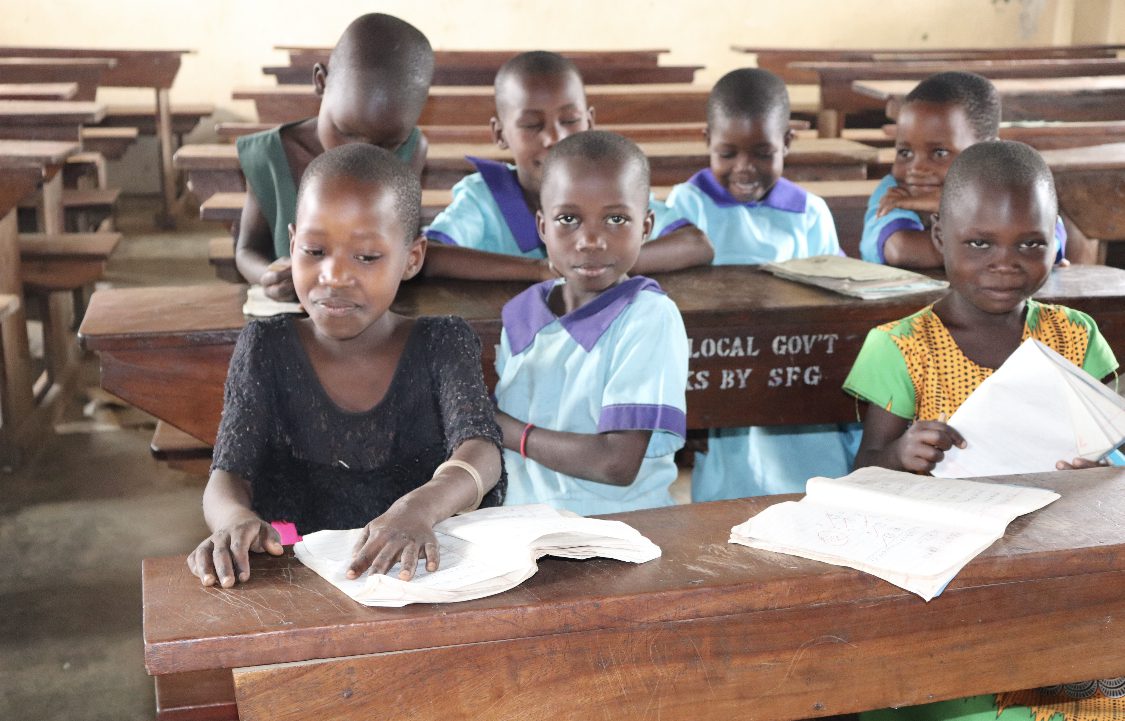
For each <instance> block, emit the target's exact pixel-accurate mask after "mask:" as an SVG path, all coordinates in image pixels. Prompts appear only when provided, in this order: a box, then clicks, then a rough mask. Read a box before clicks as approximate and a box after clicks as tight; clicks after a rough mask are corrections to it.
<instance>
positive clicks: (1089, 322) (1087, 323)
mask: <svg viewBox="0 0 1125 721" xmlns="http://www.w3.org/2000/svg"><path fill="white" fill-rule="evenodd" d="M1063 311H1064V312H1065V313H1066V316H1067V319H1068V320H1070V322H1072V323H1075V324H1077V325H1080V326H1082V327H1084V328H1085V329H1086V333H1087V337H1088V340H1087V343H1086V357H1085V358H1084V359H1083V360H1082V370H1084V371H1086V372H1087V373H1089V374H1090V375H1092V376H1093V377H1094V378H1097V379H1098V380H1099V381H1100V380H1102V379H1103V378H1106V377H1107V376H1109V375H1110V374H1112V373H1114V372H1115V371H1116V370H1117V368H1118V363H1117V357H1116V356H1115V355H1114V354H1113V349H1112V348H1110V347H1109V343H1107V342H1106V339H1105V336H1103V335H1102V332H1101V331H1100V330H1098V324H1097V323H1096V322H1094V319H1093V318H1091V317H1090V316H1089V315H1087V314H1086V313H1083V312H1082V311H1080V310H1075V309H1073V308H1066V307H1063Z"/></svg>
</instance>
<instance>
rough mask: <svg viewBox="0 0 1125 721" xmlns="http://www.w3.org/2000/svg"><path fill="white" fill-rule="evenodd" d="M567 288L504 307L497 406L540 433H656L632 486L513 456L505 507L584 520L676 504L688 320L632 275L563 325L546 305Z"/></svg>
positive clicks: (551, 284) (535, 289)
mask: <svg viewBox="0 0 1125 721" xmlns="http://www.w3.org/2000/svg"><path fill="white" fill-rule="evenodd" d="M563 282H564V281H563V280H561V279H559V280H550V281H546V282H543V283H538V284H536V285H533V286H532V287H530V288H528V289H527V290H526V291H524V292H523V293H521V294H519V295H518V296H516V297H515V298H513V299H512V300H511V301H509V302H508V303H507V304H506V305H505V306H504V310H503V314H502V318H503V321H504V329H503V332H502V333H501V335H500V348H499V349H498V352H497V354H496V370H497V373H498V374H499V378H500V380H499V382H498V383H497V384H496V401H497V405H498V406H499V408H500V410H502V411H504V412H505V413H508V414H509V415H511V416H513V417H514V418H518V419H520V420H522V421H525V422H527V423H533V424H535V425H536V426H539V427H540V428H549V429H551V430H556V431H568V432H571V433H589V434H594V433H605V432H608V431H623V430H651V431H652V436H651V438H650V440H649V443H648V448H647V450H646V451H645V457H644V460H643V461H642V462H641V467H640V471H639V472H638V473H637V478H636V480H635V481H633V483H632V484H630V485H628V486H611V485H607V484H604V483H595V482H593V481H588V480H584V479H581V478H575V477H573V476H567V475H564V474H562V473H559V472H557V471H553V470H551V469H550V468H547V467H546V466H543V465H540V464H539V463H536V462H535V461H533V460H531V459H530V458H522V457H521V456H520V454H519V453H516V452H512V451H509V450H505V451H504V467H505V468H506V469H507V472H508V492H507V496H506V497H505V499H504V503H505V504H508V505H517V504H521V503H547V504H550V505H552V506H555V507H556V508H565V509H568V510H571V511H574V512H575V513H580V514H582V515H591V514H598V513H616V512H619V511H632V510H636V509H640V508H655V507H659V506H669V505H672V503H673V500H672V496H671V494H670V493H669V491H668V487H669V486H670V485H671V484H672V482H673V481H674V480H676V464H675V462H674V460H673V457H672V456H673V454H674V453H675V452H676V450H678V449H679V448H681V447H682V446H683V444H684V437H685V434H686V425H687V422H686V418H687V417H686V411H687V407H686V403H685V385H686V379H687V366H688V345H687V333H686V332H685V331H684V323H683V320H682V319H681V318H680V311H679V310H678V309H677V308H676V304H675V303H673V302H672V300H671V299H670V298H668V296H666V295H665V294H664V291H662V290H661V289H660V286H659V285H658V284H657V283H656V281H654V280H651V279H650V278H646V277H644V276H634V277H632V278H629V279H628V280H626V281H624V282H622V283H620V284H619V285H616V286H614V287H613V288H610V289H609V290H607V291H605V292H604V293H602V294H601V295H599V296H598V297H597V298H595V299H594V300H593V301H591V302H589V303H587V304H586V305H584V306H582V307H581V308H579V309H577V310H575V311H573V312H571V313H568V314H566V315H564V316H562V317H558V316H556V315H555V314H554V313H553V312H552V311H551V309H550V307H549V306H548V305H547V300H548V297H549V296H550V293H551V291H552V290H553V289H554V288H555V287H556V286H558V285H560V284H562V283H563ZM534 443H535V431H532V432H531V436H530V440H529V444H531V445H532V446H533V447H534Z"/></svg>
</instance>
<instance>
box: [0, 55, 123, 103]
mask: <svg viewBox="0 0 1125 721" xmlns="http://www.w3.org/2000/svg"><path fill="white" fill-rule="evenodd" d="M115 65H117V61H116V60H114V59H113V58H35V57H27V58H21V57H8V56H0V82H5V83H58V82H73V83H76V84H77V86H78V90H77V93H76V94H75V96H74V99H75V100H94V99H95V97H96V96H97V94H98V85H100V84H101V82H102V78H103V77H104V76H105V75H106V73H108V72H109V71H110V70H112V69H113V67H114V66H115Z"/></svg>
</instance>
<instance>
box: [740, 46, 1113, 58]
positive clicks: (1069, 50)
mask: <svg viewBox="0 0 1125 721" xmlns="http://www.w3.org/2000/svg"><path fill="white" fill-rule="evenodd" d="M731 50H734V51H735V52H738V53H753V54H761V53H790V54H794V55H805V56H808V57H811V58H832V57H848V56H856V55H859V56H872V57H884V56H893V55H899V56H908V57H909V56H918V57H927V56H934V55H958V54H960V55H970V54H978V55H991V56H1004V57H1051V56H1058V57H1080V56H1081V53H1089V52H1093V53H1113V52H1116V51H1117V50H1125V44H1120V43H1119V44H1114V43H1109V44H1091V45H1031V46H1019V47H1006V48H998V47H987V48H952V47H947V48H902V47H899V48H894V47H891V48H879V47H866V48H801V47H796V48H783V47H777V46H768V47H762V46H760V45H731Z"/></svg>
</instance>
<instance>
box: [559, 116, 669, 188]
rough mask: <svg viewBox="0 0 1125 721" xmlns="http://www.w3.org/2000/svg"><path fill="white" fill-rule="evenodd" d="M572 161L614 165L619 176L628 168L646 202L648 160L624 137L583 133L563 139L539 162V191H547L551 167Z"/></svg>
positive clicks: (594, 132) (589, 131) (590, 131)
mask: <svg viewBox="0 0 1125 721" xmlns="http://www.w3.org/2000/svg"><path fill="white" fill-rule="evenodd" d="M573 159H578V160H586V161H591V162H596V163H615V164H616V165H617V166H618V167H620V168H621V169H622V171H623V172H624V171H625V170H626V169H628V168H632V169H634V170H636V171H637V172H638V173H639V174H640V179H641V181H642V183H643V185H644V196H645V198H646V199H647V198H648V194H649V176H650V173H649V166H648V158H646V157H645V154H644V152H643V151H642V150H641V149H640V148H639V147H638V146H637V144H636V143H634V142H633V141H632V140H629V139H628V138H626V137H625V136H623V135H618V134H617V133H611V132H608V131H605V130H587V131H585V132H581V133H575V134H574V135H569V136H567V137H565V138H563V139H562V140H560V141H559V142H558V143H556V144H555V145H554V146H553V147H552V148H551V150H550V151H549V152H548V153H547V159H546V160H544V161H543V182H542V187H544V188H545V187H547V180H548V178H550V177H551V175H552V174H553V170H554V168H555V167H557V166H558V165H559V164H561V163H563V162H566V161H567V160H573ZM638 190H639V189H638Z"/></svg>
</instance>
